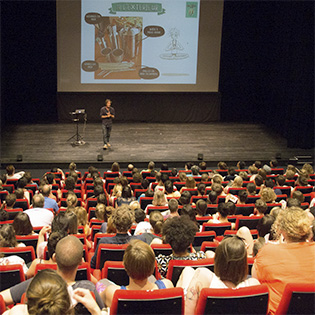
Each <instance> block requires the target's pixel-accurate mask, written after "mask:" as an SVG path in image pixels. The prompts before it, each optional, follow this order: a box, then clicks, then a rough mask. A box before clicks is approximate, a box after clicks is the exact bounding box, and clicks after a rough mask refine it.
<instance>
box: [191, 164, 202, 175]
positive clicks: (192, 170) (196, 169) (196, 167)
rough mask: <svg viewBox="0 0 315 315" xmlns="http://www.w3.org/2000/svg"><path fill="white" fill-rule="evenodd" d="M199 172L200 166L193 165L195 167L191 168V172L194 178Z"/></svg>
mask: <svg viewBox="0 0 315 315" xmlns="http://www.w3.org/2000/svg"><path fill="white" fill-rule="evenodd" d="M199 171H200V168H199V166H197V165H193V166H192V167H191V172H192V174H193V176H197V175H199Z"/></svg>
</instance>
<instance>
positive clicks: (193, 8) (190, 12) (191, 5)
mask: <svg viewBox="0 0 315 315" xmlns="http://www.w3.org/2000/svg"><path fill="white" fill-rule="evenodd" d="M197 13H198V2H186V18H196V17H197Z"/></svg>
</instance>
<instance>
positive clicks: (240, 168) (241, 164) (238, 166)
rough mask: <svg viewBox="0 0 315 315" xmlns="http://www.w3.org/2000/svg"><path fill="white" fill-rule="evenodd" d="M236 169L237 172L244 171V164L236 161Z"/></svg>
mask: <svg viewBox="0 0 315 315" xmlns="http://www.w3.org/2000/svg"><path fill="white" fill-rule="evenodd" d="M236 167H237V168H238V169H239V170H244V169H245V168H246V163H245V162H244V161H238V162H237V164H236Z"/></svg>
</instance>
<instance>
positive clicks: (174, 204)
mask: <svg viewBox="0 0 315 315" xmlns="http://www.w3.org/2000/svg"><path fill="white" fill-rule="evenodd" d="M168 208H169V210H170V212H171V213H175V212H177V211H178V201H177V199H174V198H172V199H170V200H169V201H168Z"/></svg>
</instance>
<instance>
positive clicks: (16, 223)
mask: <svg viewBox="0 0 315 315" xmlns="http://www.w3.org/2000/svg"><path fill="white" fill-rule="evenodd" d="M12 225H13V228H14V231H15V235H29V234H31V233H32V232H33V226H32V224H31V221H30V218H29V216H28V215H27V214H26V213H25V212H19V213H18V214H17V215H16V216H15V218H14V220H13V224H12Z"/></svg>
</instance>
